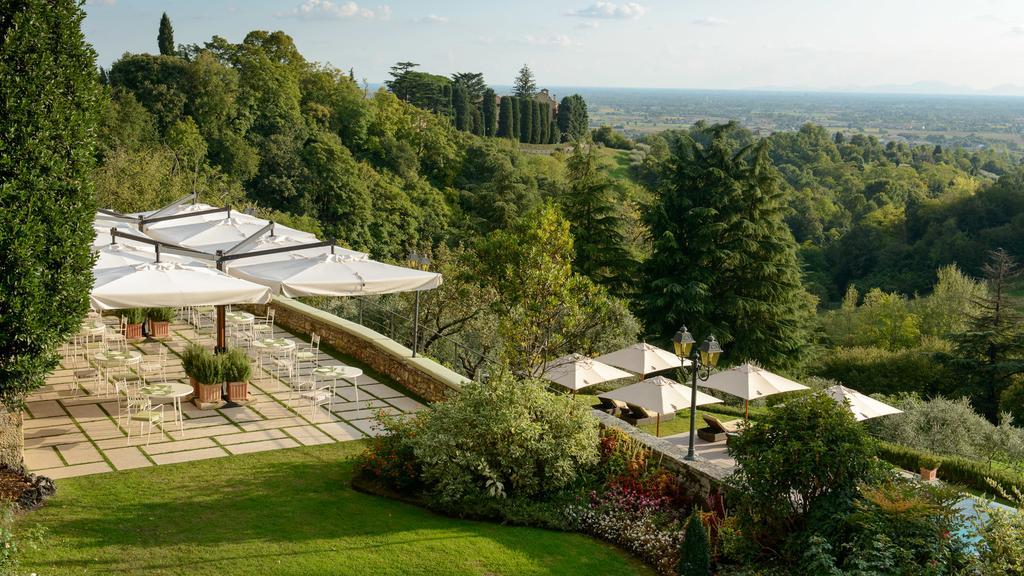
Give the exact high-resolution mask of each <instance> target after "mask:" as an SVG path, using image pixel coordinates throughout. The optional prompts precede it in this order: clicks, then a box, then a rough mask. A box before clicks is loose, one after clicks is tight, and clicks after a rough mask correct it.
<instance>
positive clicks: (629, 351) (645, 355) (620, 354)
mask: <svg viewBox="0 0 1024 576" xmlns="http://www.w3.org/2000/svg"><path fill="white" fill-rule="evenodd" d="M597 360H598V361H599V362H604V363H605V364H608V365H610V366H615V367H616V368H622V369H623V370H628V371H630V372H632V373H634V374H639V375H641V376H646V375H648V374H651V373H654V372H661V371H662V370H669V369H672V368H679V366H680V365H681V362H680V360H679V357H678V356H676V355H675V354H673V353H671V352H669V351H668V350H662V349H661V348H658V347H657V346H651V345H650V344H647V343H642V344H633V345H631V346H626V347H625V348H623V349H621V350H616V351H615V352H609V353H608V354H605V355H603V356H598V357H597ZM686 364H687V365H689V364H690V361H689V360H687V361H686Z"/></svg>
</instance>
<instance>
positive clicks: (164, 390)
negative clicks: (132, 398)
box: [139, 382, 192, 398]
mask: <svg viewBox="0 0 1024 576" xmlns="http://www.w3.org/2000/svg"><path fill="white" fill-rule="evenodd" d="M139 392H141V393H142V394H144V395H146V396H152V397H154V398H184V397H185V396H188V395H189V394H191V393H192V386H191V385H189V384H182V383H180V382H166V383H153V384H147V385H146V386H142V387H140V388H139Z"/></svg>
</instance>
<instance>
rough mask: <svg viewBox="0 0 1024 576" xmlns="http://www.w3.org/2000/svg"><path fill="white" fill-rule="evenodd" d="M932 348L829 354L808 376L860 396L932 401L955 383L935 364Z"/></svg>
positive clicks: (842, 350) (851, 350) (857, 349)
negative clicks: (904, 394) (916, 397)
mask: <svg viewBox="0 0 1024 576" xmlns="http://www.w3.org/2000/svg"><path fill="white" fill-rule="evenodd" d="M935 352H937V350H935V349H933V348H931V347H919V348H911V349H908V350H901V351H899V352H890V351H888V350H883V349H881V348H863V347H855V348H837V349H835V350H829V351H827V352H825V353H823V354H822V355H821V357H820V358H818V360H817V362H816V363H815V364H814V365H812V366H811V367H810V373H811V374H812V375H814V376H820V377H822V378H830V379H832V380H837V381H839V382H842V383H843V385H845V386H849V387H850V388H853V389H855V390H857V391H858V392H860V393H862V394H877V393H881V394H895V393H898V392H912V393H915V394H918V395H921V396H926V397H932V396H936V395H938V394H941V393H943V392H945V387H946V386H947V385H948V383H949V382H955V381H956V379H955V378H954V377H953V374H952V373H951V372H950V370H949V369H948V368H946V367H945V366H943V365H942V364H940V363H938V362H935V360H934V358H933V355H934V354H935Z"/></svg>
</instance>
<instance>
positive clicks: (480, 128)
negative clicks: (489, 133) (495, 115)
mask: <svg viewBox="0 0 1024 576" xmlns="http://www.w3.org/2000/svg"><path fill="white" fill-rule="evenodd" d="M470 120H472V121H473V130H472V132H473V134H475V135H477V136H483V135H484V130H485V126H484V115H483V112H481V110H480V107H479V106H474V107H473V113H472V114H471V115H470Z"/></svg>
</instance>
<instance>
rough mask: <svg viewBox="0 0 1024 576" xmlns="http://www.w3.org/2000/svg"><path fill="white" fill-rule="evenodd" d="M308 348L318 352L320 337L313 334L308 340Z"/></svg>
mask: <svg viewBox="0 0 1024 576" xmlns="http://www.w3.org/2000/svg"><path fill="white" fill-rule="evenodd" d="M309 347H310V348H312V349H313V350H314V351H317V352H319V351H320V335H319V334H313V337H312V338H310V339H309Z"/></svg>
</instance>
